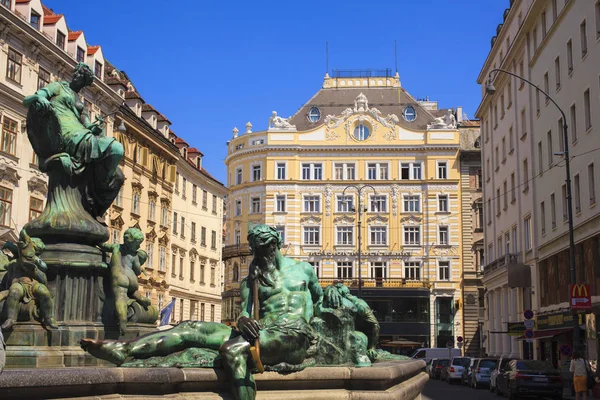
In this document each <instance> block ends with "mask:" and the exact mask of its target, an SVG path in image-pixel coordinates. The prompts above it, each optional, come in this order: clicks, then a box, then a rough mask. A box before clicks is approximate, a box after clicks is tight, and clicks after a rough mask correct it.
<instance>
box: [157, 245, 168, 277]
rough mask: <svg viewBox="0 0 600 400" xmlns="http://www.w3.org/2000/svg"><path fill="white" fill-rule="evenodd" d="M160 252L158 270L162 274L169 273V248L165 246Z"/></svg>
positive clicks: (161, 247)
mask: <svg viewBox="0 0 600 400" xmlns="http://www.w3.org/2000/svg"><path fill="white" fill-rule="evenodd" d="M158 250H159V251H158V252H159V259H158V270H159V271H161V272H166V271H167V248H166V247H164V246H160V248H159V249H158Z"/></svg>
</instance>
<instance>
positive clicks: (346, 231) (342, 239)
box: [335, 226, 354, 246]
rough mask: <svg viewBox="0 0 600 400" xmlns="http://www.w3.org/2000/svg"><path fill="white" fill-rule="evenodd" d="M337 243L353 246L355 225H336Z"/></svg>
mask: <svg viewBox="0 0 600 400" xmlns="http://www.w3.org/2000/svg"><path fill="white" fill-rule="evenodd" d="M335 230H336V245H338V246H352V245H353V244H354V238H353V236H354V235H353V234H354V227H353V226H336V228H335Z"/></svg>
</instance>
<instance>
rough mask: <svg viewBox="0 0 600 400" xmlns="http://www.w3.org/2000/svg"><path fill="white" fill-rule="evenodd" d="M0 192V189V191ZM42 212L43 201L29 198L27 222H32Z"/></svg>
mask: <svg viewBox="0 0 600 400" xmlns="http://www.w3.org/2000/svg"><path fill="white" fill-rule="evenodd" d="M0 190H1V189H0ZM42 211H44V200H40V199H36V198H35V197H30V198H29V221H32V220H34V219H36V218H37V217H39V216H40V215H42Z"/></svg>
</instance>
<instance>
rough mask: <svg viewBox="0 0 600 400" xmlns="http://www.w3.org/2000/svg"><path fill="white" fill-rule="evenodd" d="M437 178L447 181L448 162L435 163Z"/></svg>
mask: <svg viewBox="0 0 600 400" xmlns="http://www.w3.org/2000/svg"><path fill="white" fill-rule="evenodd" d="M437 178H438V179H448V162H447V161H438V162H437Z"/></svg>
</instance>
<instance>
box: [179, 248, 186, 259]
mask: <svg viewBox="0 0 600 400" xmlns="http://www.w3.org/2000/svg"><path fill="white" fill-rule="evenodd" d="M186 254H187V250H184V249H179V255H180V256H181V257H185V255H186Z"/></svg>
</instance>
